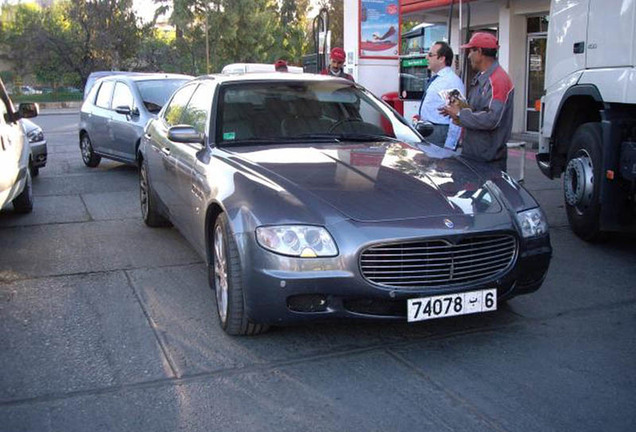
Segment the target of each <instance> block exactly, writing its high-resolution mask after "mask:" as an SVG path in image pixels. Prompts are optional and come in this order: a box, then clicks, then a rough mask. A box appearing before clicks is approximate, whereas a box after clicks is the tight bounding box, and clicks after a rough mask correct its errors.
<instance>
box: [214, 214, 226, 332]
mask: <svg viewBox="0 0 636 432" xmlns="http://www.w3.org/2000/svg"><path fill="white" fill-rule="evenodd" d="M223 243H224V237H223V228H222V227H221V225H220V224H219V225H217V226H216V228H215V230H214V290H215V292H216V304H217V308H218V310H219V318H220V319H221V322H222V323H223V324H225V322H226V321H227V312H228V277H227V257H226V256H225V248H224V246H223Z"/></svg>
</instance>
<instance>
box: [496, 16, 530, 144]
mask: <svg viewBox="0 0 636 432" xmlns="http://www.w3.org/2000/svg"><path fill="white" fill-rule="evenodd" d="M526 26H527V22H526V16H525V15H515V14H514V13H513V12H512V8H508V7H507V5H506V4H504V5H502V6H501V8H500V9H499V39H500V40H499V45H500V48H499V64H500V65H501V67H503V68H504V69H505V70H506V71H507V72H508V75H510V78H511V79H512V83H513V85H514V87H515V99H514V105H513V107H514V116H513V121H512V131H513V132H523V131H524V130H525V121H526V120H525V118H526V44H527V40H526Z"/></svg>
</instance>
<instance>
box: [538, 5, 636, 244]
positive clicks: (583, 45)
mask: <svg viewBox="0 0 636 432" xmlns="http://www.w3.org/2000/svg"><path fill="white" fill-rule="evenodd" d="M635 23H636V4H635V3H634V2H625V1H621V0H572V1H567V2H566V1H563V0H552V4H551V8H550V26H549V29H548V41H547V57H546V75H545V92H544V96H543V97H542V99H541V123H540V139H539V153H538V155H537V163H538V164H539V168H540V169H541V171H542V172H543V173H544V174H545V175H546V176H548V177H549V178H555V177H561V176H563V190H564V201H565V208H566V211H567V215H568V221H569V223H570V226H571V227H572V230H573V231H574V232H575V233H576V234H577V235H578V236H579V237H581V238H583V239H585V240H589V241H593V240H597V239H599V238H600V237H602V233H603V232H605V231H629V232H636V223H635V220H636V218H635V216H634V215H635V214H636V204H635V192H636V26H635Z"/></svg>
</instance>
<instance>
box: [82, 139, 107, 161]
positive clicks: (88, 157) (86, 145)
mask: <svg viewBox="0 0 636 432" xmlns="http://www.w3.org/2000/svg"><path fill="white" fill-rule="evenodd" d="M80 151H81V152H82V161H84V165H86V166H87V167H89V168H95V167H96V166H97V165H99V162H100V161H101V160H102V157H101V156H100V155H98V154H96V153H95V151H94V150H93V143H91V139H90V138H89V137H88V134H87V133H84V134H82V137H81V138H80Z"/></svg>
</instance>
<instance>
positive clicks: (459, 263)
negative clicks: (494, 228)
mask: <svg viewBox="0 0 636 432" xmlns="http://www.w3.org/2000/svg"><path fill="white" fill-rule="evenodd" d="M516 253H517V241H516V239H515V237H514V236H512V235H491V236H478V237H470V238H462V239H461V240H459V241H457V242H455V243H454V242H452V241H449V240H446V239H434V240H425V241H415V242H404V243H390V244H380V245H375V246H371V247H369V248H367V249H365V250H364V251H363V252H362V254H361V255H360V268H361V270H362V275H363V277H364V278H365V279H367V280H368V281H370V282H372V283H375V284H379V285H383V286H387V287H395V288H423V287H446V286H453V285H460V284H474V283H478V282H480V281H483V280H487V279H490V278H493V277H496V276H498V275H501V274H503V273H504V272H505V271H506V270H507V269H508V268H509V266H510V265H512V263H513V261H514V259H515V256H516Z"/></svg>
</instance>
